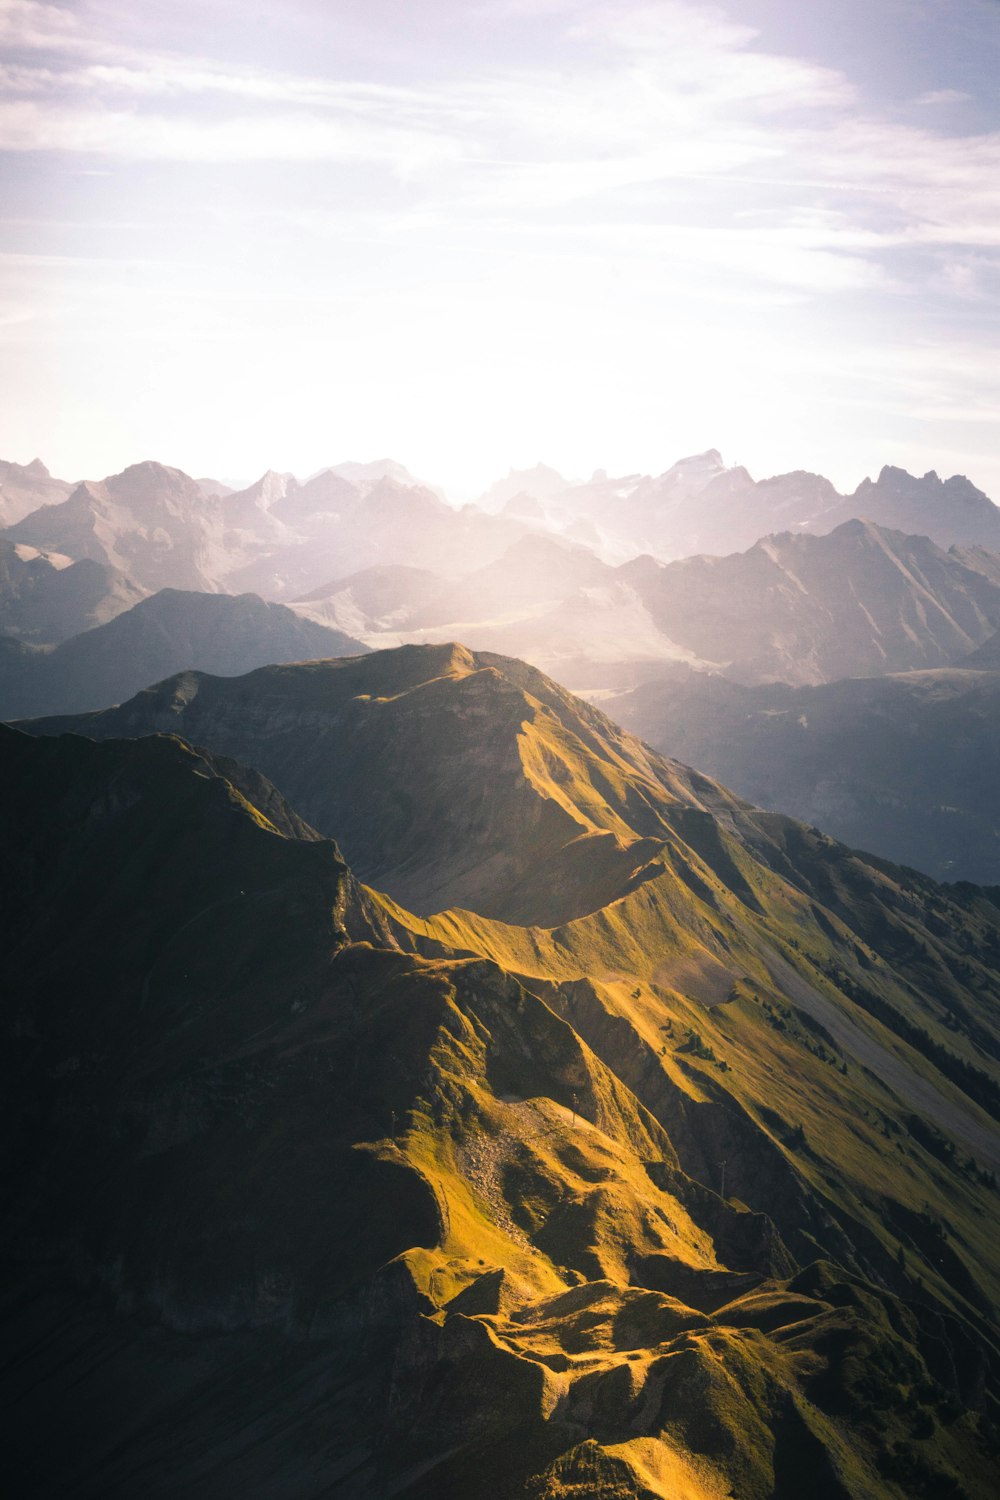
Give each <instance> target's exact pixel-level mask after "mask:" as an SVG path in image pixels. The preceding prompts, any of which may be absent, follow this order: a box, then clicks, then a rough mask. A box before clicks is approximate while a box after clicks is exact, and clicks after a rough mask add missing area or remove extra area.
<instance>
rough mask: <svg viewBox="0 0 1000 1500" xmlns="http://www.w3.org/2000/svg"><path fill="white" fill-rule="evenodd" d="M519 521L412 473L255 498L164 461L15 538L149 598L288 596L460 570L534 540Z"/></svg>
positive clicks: (70, 504)
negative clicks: (83, 563)
mask: <svg viewBox="0 0 1000 1500" xmlns="http://www.w3.org/2000/svg"><path fill="white" fill-rule="evenodd" d="M525 529H526V528H525V524H524V523H523V522H520V521H517V520H516V519H510V518H501V517H497V516H492V515H488V514H486V513H485V512H483V511H481V510H478V509H477V508H476V507H474V506H467V507H465V508H464V509H463V510H461V511H458V510H455V509H454V508H453V507H452V506H450V505H447V504H446V503H445V502H444V501H443V500H442V499H441V498H440V497H439V496H438V495H437V494H435V493H434V492H433V491H432V490H430V489H428V488H426V487H423V486H420V485H418V484H415V483H414V482H413V481H412V480H411V479H410V476H409V475H408V474H407V472H406V470H405V469H403V468H402V466H401V465H398V464H394V463H392V462H391V461H389V460H385V461H382V462H378V463H375V464H341V465H339V466H337V467H335V468H332V469H324V470H322V471H321V472H320V473H318V474H316V475H314V476H313V477H312V478H311V479H310V480H308V481H306V482H305V483H304V484H300V483H299V482H298V481H297V480H296V479H295V478H294V476H293V475H290V474H276V473H268V474H265V475H264V476H263V477H262V478H261V479H260V480H258V481H256V482H255V483H254V484H253V485H251V486H250V487H249V488H247V489H245V490H239V491H230V490H227V488H226V487H225V486H215V485H203V484H200V483H199V482H198V481H197V480H194V479H191V478H190V477H189V476H188V475H186V474H184V473H183V472H182V471H181V470H180V469H172V468H169V467H167V466H166V465H164V464H161V463H153V462H147V463H141V464H133V465H132V466H131V467H130V468H127V469H125V470H123V471H122V473H121V474H115V475H112V476H110V477H109V478H107V479H103V480H100V481H90V480H88V481H86V482H84V483H82V484H80V485H78V486H77V487H76V488H75V489H73V490H72V493H71V494H69V495H68V497H67V498H66V499H64V500H62V502H61V503H58V504H53V503H49V502H48V501H46V502H45V503H43V504H41V506H40V508H38V509H35V510H33V511H32V512H31V514H29V515H26V516H24V517H23V518H22V519H19V520H18V521H17V523H16V524H14V525H8V527H7V529H6V531H5V533H4V536H5V539H6V540H8V541H11V542H16V543H24V544H27V545H29V546H31V547H35V548H38V549H39V550H43V551H44V550H54V551H58V552H61V553H64V554H65V555H66V556H68V557H70V558H71V559H73V560H75V561H79V560H82V559H85V558H86V559H89V560H91V561H94V562H99V563H104V564H106V565H108V566H110V567H113V568H116V569H119V570H121V571H122V572H124V573H125V574H127V575H128V577H129V578H131V579H133V580H134V581H135V582H136V583H137V584H139V585H140V586H141V587H142V588H144V589H145V590H147V591H153V590H156V589H160V588H182V589H188V590H202V591H206V590H207V591H213V590H214V591H225V592H230V593H240V592H245V591H247V590H253V591H256V592H261V593H263V594H265V595H267V596H268V597H269V598H276V599H281V598H288V597H294V595H295V594H297V593H301V592H304V591H306V590H308V589H310V588H315V587H316V586H317V585H318V584H320V583H321V582H322V580H323V579H324V578H328V577H330V576H331V575H332V574H333V573H334V572H338V573H341V574H343V573H349V572H352V571H357V570H359V569H361V568H365V567H370V566H375V565H381V564H395V563H403V564H408V563H415V564H418V565H423V564H427V563H429V562H431V561H433V562H434V564H435V565H436V566H438V567H442V566H443V567H444V568H446V569H448V570H454V571H457V572H462V571H468V570H470V569H472V568H475V567H478V566H482V565H484V564H486V563H488V562H490V561H492V560H493V559H494V558H495V557H497V556H499V555H500V553H502V552H503V551H504V549H505V548H506V547H508V546H510V544H511V543H512V542H514V541H516V540H517V538H518V537H520V536H521V535H523V534H524V532H525Z"/></svg>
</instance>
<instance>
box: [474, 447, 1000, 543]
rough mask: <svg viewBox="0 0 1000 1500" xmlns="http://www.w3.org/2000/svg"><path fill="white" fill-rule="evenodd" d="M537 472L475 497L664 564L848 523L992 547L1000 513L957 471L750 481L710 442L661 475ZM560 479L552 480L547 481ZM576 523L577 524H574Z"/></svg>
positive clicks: (999, 538)
mask: <svg viewBox="0 0 1000 1500" xmlns="http://www.w3.org/2000/svg"><path fill="white" fill-rule="evenodd" d="M552 476H553V471H551V470H545V469H544V467H543V466H541V465H539V467H538V469H537V470H533V471H531V470H526V471H523V472H522V473H519V474H515V473H514V472H513V471H512V473H511V475H510V478H509V480H507V481H502V482H501V483H500V484H498V485H495V486H494V487H493V489H492V490H491V491H490V492H488V495H487V497H486V498H485V501H484V503H489V504H491V505H493V506H494V507H495V508H500V506H501V504H502V503H504V502H505V501H509V502H514V501H520V502H521V503H522V504H523V503H524V502H526V501H527V500H528V499H529V498H530V499H532V500H533V501H534V504H535V506H536V507H537V508H538V509H537V511H536V512H535V513H534V514H535V519H536V522H537V521H538V519H540V518H544V520H545V522H546V523H547V524H548V525H549V526H550V527H552V528H554V529H556V530H558V531H560V532H561V533H563V534H565V535H573V536H574V538H575V539H576V540H578V541H581V542H585V543H586V544H587V545H589V546H593V547H595V548H596V549H597V550H598V551H599V552H600V554H601V556H602V557H603V558H604V559H605V560H606V561H608V562H624V561H627V560H628V559H629V558H630V557H634V556H636V555H638V554H643V553H649V554H651V555H652V556H654V557H656V558H658V559H659V560H660V561H663V562H671V561H676V560H678V559H681V558H686V557H690V556H692V555H693V554H697V553H707V554H709V555H711V556H726V555H728V554H730V553H733V552H743V551H746V550H747V549H748V548H750V547H752V546H753V544H754V543H755V542H757V541H759V540H760V539H761V538H762V537H766V536H768V535H771V534H772V533H775V532H781V531H785V530H788V531H792V532H795V533H802V532H807V533H812V534H814V535H817V536H825V535H826V534H827V533H829V532H830V531H833V530H835V529H836V528H837V527H839V526H841V525H843V524H844V522H846V521H851V520H866V521H871V522H872V523H874V524H875V525H877V526H880V527H882V528H884V529H891V530H896V531H902V532H906V533H909V534H911V535H918V536H927V537H930V538H931V540H932V541H934V542H936V543H937V544H938V546H940V547H943V548H946V549H947V548H949V547H952V546H959V547H975V546H980V547H986V548H988V549H990V550H992V551H1000V510H998V509H997V507H996V506H995V505H994V504H993V502H992V501H991V500H990V499H989V498H988V497H987V496H986V495H984V494H983V492H982V491H981V490H978V489H976V487H975V486H974V485H973V484H971V483H970V482H969V480H968V479H966V478H964V476H962V475H953V476H952V478H950V479H947V480H943V481H942V480H941V479H939V477H938V476H937V474H935V473H934V472H933V471H931V472H930V473H928V474H925V475H923V477H921V478H918V477H916V476H914V475H911V474H908V473H907V472H906V470H905V469H898V468H892V467H885V468H883V470H882V471H881V473H880V474H879V477H878V479H877V480H875V481H872V480H871V479H865V480H863V481H862V483H861V484H860V485H859V486H858V488H857V489H856V490H855V491H854V493H853V494H852V495H841V494H839V493H838V491H837V490H836V489H835V488H834V486H833V485H832V484H831V483H830V481H829V480H828V479H825V478H824V477H823V476H822V475H821V474H812V473H809V472H808V471H805V470H797V471H795V472H793V473H788V474H778V475H774V476H773V477H771V478H767V479H762V480H755V479H753V478H752V476H751V475H750V474H749V473H748V472H747V470H746V469H745V468H743V467H742V466H741V465H737V466H735V467H732V468H730V467H727V466H726V464H725V463H724V462H723V459H722V456H721V454H720V453H719V452H718V450H717V449H715V448H710V449H708V450H707V451H706V452H705V453H698V454H694V455H692V456H691V457H689V458H683V459H681V460H680V461H679V462H678V463H676V464H673V465H672V466H671V467H670V468H669V469H667V470H666V471H665V472H664V473H662V474H660V475H655V476H654V475H641V474H629V475H623V476H619V477H610V476H609V475H608V474H607V473H605V472H604V471H603V470H599V471H598V472H597V473H596V474H594V475H593V477H592V478H591V479H590V480H588V481H587V482H586V483H584V484H570V483H568V482H567V481H565V480H562V479H561V477H560V476H558V475H555V476H554V479H553V477H552ZM556 480H558V481H559V482H558V483H556V482H555V481H556ZM580 528H585V530H580Z"/></svg>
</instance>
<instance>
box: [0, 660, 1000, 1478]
mask: <svg viewBox="0 0 1000 1500" xmlns="http://www.w3.org/2000/svg"><path fill="white" fill-rule="evenodd" d="M27 727H28V728H30V730H31V734H27V733H22V732H20V731H18V730H16V729H8V730H3V731H2V732H0V754H2V757H3V775H4V784H5V787H6V788H7V789H8V792H9V795H10V807H11V809H12V811H11V814H10V817H9V821H8V827H7V836H6V837H5V840H4V841H3V844H2V846H0V880H2V900H0V924H2V943H3V945H2V949H0V951H2V953H3V967H4V985H3V990H2V992H3V995H4V1024H5V1027H6V1035H7V1044H6V1046H5V1048H4V1053H3V1056H4V1063H3V1067H4V1075H5V1077H4V1081H5V1085H6V1087H5V1088H4V1091H3V1098H4V1107H5V1110H6V1112H7V1120H6V1123H7V1129H6V1131H5V1132H4V1140H5V1147H6V1151H7V1163H6V1165H7V1174H6V1176H7V1181H8V1183H9V1192H8V1198H7V1205H8V1206H7V1212H6V1215H5V1220H4V1255H5V1260H6V1265H7V1277H6V1287H7V1293H6V1295H5V1303H4V1306H5V1329H4V1338H5V1348H6V1349H7V1350H8V1351H9V1352H8V1357H7V1361H6V1365H5V1377H4V1378H5V1383H6V1390H5V1398H6V1401H7V1402H8V1403H10V1404H11V1409H12V1410H16V1411H17V1413H18V1422H17V1432H16V1444H15V1445H14V1447H13V1448H12V1449H11V1450H10V1453H11V1456H10V1457H9V1459H8V1464H9V1465H15V1466H16V1465H19V1466H20V1468H19V1469H18V1472H26V1473H28V1475H29V1483H28V1484H27V1485H25V1486H22V1488H23V1489H24V1490H25V1492H30V1493H37V1494H47V1493H51V1494H61V1493H72V1494H78V1495H81V1496H82V1495H93V1496H97V1495H101V1496H121V1497H125V1496H134V1495H136V1494H143V1495H150V1496H157V1495H162V1496H168V1495H177V1494H184V1495H186V1496H194V1497H205V1500H207V1497H213V1500H214V1497H222V1496H226V1495H231V1494H233V1493H241V1494H245V1495H247V1496H249V1497H252V1500H257V1497H260V1500H264V1497H279V1496H282V1497H284V1496H293V1497H303V1500H305V1497H313V1496H315V1497H317V1500H318V1497H319V1496H327V1495H337V1496H344V1497H357V1500H368V1497H372V1500H374V1497H381V1496H385V1495H399V1496H406V1497H412V1500H431V1497H434V1500H441V1497H444V1500H449V1497H454V1500H479V1497H483V1500H485V1497H491V1500H492V1497H502V1500H506V1497H511V1500H513V1497H521V1496H525V1497H537V1500H542V1497H545V1500H571V1497H572V1500H581V1497H584V1496H586V1497H591V1496H593V1497H607V1500H618V1497H622V1500H624V1497H643V1500H646V1497H650V1500H652V1497H660V1500H668V1497H674V1496H678V1495H683V1496H688V1497H699V1500H700V1497H716V1496H718V1497H723V1496H726V1495H730V1496H739V1497H740V1500H767V1497H776V1500H792V1497H798V1496H801V1495H803V1494H806V1493H813V1492H815V1493H816V1494H817V1495H818V1496H820V1497H822V1500H826V1497H835V1500H847V1497H852V1500H853V1497H856V1500H862V1497H872V1496H878V1497H882V1496H885V1497H887V1500H910V1497H918V1500H919V1497H925V1500H936V1497H938V1496H956V1497H960V1496H967V1497H971V1500H979V1497H982V1500H985V1497H986V1496H988V1495H992V1493H993V1490H994V1477H995V1468H996V1462H997V1458H998V1456H1000V1429H998V1427H997V1421H996V1419H997V1415H998V1406H997V1397H998V1393H1000V1363H998V1361H1000V1330H998V1327H997V1318H996V1307H997V1293H998V1280H1000V1266H998V1264H997V1257H996V1249H995V1229H994V1226H995V1222H996V1213H997V1201H998V1200H997V1178H996V1172H997V1169H998V1167H1000V1138H998V1132H997V1129H996V1123H995V1122H996V1119H997V1114H998V1111H1000V1074H998V1067H997V1059H998V1057H1000V1022H998V1017H997V1011H996V1004H995V996H996V994H997V990H998V985H1000V907H998V904H997V899H996V892H995V891H991V890H988V889H981V888H978V887H975V886H970V885H963V886H947V885H937V884H935V883H934V882H933V881H932V880H930V879H929V878H926V877H923V876H920V875H917V874H916V873H915V872H913V871H912V870H907V869H903V868H899V867H896V866H894V865H891V864H888V863H887V862H885V861H882V860H878V859H876V858H874V857H870V856H864V855H860V854H858V853H856V852H852V851H851V850H849V849H847V848H845V847H844V846H842V845H839V844H837V843H836V842H835V841H833V840H832V839H830V838H829V837H827V836H826V835H824V834H821V833H820V832H818V831H817V830H816V829H813V828H810V827H808V826H806V825H803V824H800V823H796V822H794V821H793V820H792V819H789V818H787V817H783V816H781V815H779V814H775V813H765V812H761V811H759V810H757V809H755V808H754V807H752V806H751V805H749V804H748V803H745V802H743V801H742V800H740V799H739V798H737V797H735V796H733V795H732V794H730V793H728V792H726V791H725V790H724V788H722V787H720V786H719V785H718V784H717V783H715V782H713V781H711V780H710V779H709V778H707V777H705V776H702V775H700V774H698V773H695V772H692V771H690V770H687V769H686V768H684V767H683V766H680V765H679V764H677V763H676V762H671V761H667V760H664V759H662V758H661V757H659V756H657V755H656V754H654V753H653V752H652V751H651V750H649V749H648V748H647V747H644V746H643V745H642V744H641V743H640V742H639V741H637V740H634V739H633V738H632V737H631V736H630V735H628V734H626V733H625V732H624V731H622V730H620V729H618V728H616V726H615V725H614V724H612V723H611V722H610V721H609V720H608V719H606V718H605V717H604V716H603V715H602V714H600V713H599V712H598V711H597V710H595V709H592V708H588V707H587V706H586V705H584V704H582V703H580V702H579V700H576V699H574V698H573V697H572V696H571V695H570V694H568V693H566V692H565V691H564V690H563V689H560V688H558V687H557V686H556V685H555V684H553V683H552V682H550V681H549V680H547V679H546V678H544V677H543V676H542V675H541V674H540V673H538V672H536V671H534V670H533V669H531V668H528V667H526V666H525V665H524V664H523V663H519V662H517V661H512V660H509V659H505V658H502V657H496V656H490V655H488V654H478V653H473V652H470V651H468V650H466V649H465V648H462V647H458V646H449V647H435V648H430V647H427V648H415V647H409V648H404V649H401V650H399V651H387V652H380V653H375V654H373V655H371V656H368V657H365V658H360V659H355V660H346V661H340V662H336V661H334V662H319V663H309V664H305V665H299V666H288V667H274V668H266V669H263V670H262V671H260V672H255V673H251V674H250V675H249V676H247V677H244V678H239V679H235V680H228V681H227V680H224V679H218V678H209V677H205V676H203V675H199V674H196V673H185V674H182V675H181V676H180V677H176V678H174V679H172V680H170V681H168V682H167V683H164V684H161V685H160V686H159V687H157V688H154V689H151V690H149V691H148V692H145V693H143V694H140V695H139V696H138V697H137V698H135V699H133V700H132V701H131V702H130V703H128V704H124V705H122V707H121V708H119V709H116V710H113V711H109V712H107V713H104V714H98V715H93V716H87V717H83V718H79V719H77V720H74V721H61V722H60V721H51V720H50V721H43V722H37V723H33V724H31V725H29V726H27ZM66 730H72V731H73V732H72V733H66V732H65V731H66ZM194 743H197V744H198V745H200V746H203V747H205V748H201V749H195V748H193V744H194ZM272 783H273V784H272ZM338 824H339V825H340V827H339V828H338V827H337V826H336V825H338ZM334 834H336V836H337V843H334V842H333V841H332V839H331V837H330V835H334ZM359 876H361V877H362V878H363V879H364V880H365V881H366V882H367V883H366V884H362V883H360V881H359ZM376 887H381V892H380V891H379V889H376ZM15 1402H16V1405H14V1404H13V1403H15ZM53 1430H57V1431H58V1432H59V1434H60V1440H59V1442H58V1443H55V1442H52V1441H51V1440H50V1435H51V1433H52V1432H53ZM47 1439H48V1440H47ZM26 1466H31V1467H30V1468H28V1467H26Z"/></svg>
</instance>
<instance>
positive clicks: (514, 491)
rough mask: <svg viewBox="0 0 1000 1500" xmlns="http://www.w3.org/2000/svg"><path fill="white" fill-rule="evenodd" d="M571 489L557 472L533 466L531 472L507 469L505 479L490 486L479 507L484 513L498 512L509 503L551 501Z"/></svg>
mask: <svg viewBox="0 0 1000 1500" xmlns="http://www.w3.org/2000/svg"><path fill="white" fill-rule="evenodd" d="M572 488H573V484H572V481H571V480H569V479H564V478H563V476H562V475H561V474H560V473H559V472H558V470H557V469H552V468H550V467H549V466H548V464H535V466H534V468H533V469H509V470H508V471H507V475H506V478H504V479H498V480H496V482H495V483H494V484H491V485H490V487H489V489H488V490H487V491H486V493H485V494H484V495H483V496H482V499H481V500H480V504H481V505H482V507H483V509H484V510H491V511H502V510H506V509H507V507H508V506H509V505H510V504H511V502H512V501H518V500H535V501H543V500H551V499H553V498H554V497H555V496H556V495H561V494H562V493H563V492H564V491H565V490H569V489H572Z"/></svg>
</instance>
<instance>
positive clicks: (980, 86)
mask: <svg viewBox="0 0 1000 1500" xmlns="http://www.w3.org/2000/svg"><path fill="white" fill-rule="evenodd" d="M998 78H1000V0H809V3H808V4H804V3H802V0H739V3H736V0H733V3H729V4H727V3H725V0H721V3H719V4H712V5H706V4H696V3H689V0H654V3H641V0H636V3H633V0H605V3H586V0H283V3H280V4H278V3H265V0H169V3H168V0H146V3H144V4H143V5H142V6H138V5H136V4H135V3H134V0H70V3H64V4H59V5H56V4H44V3H38V0H0V458H6V459H13V460H15V461H17V462H21V463H26V462H28V461H29V460H30V459H32V458H34V457H35V456H39V457H41V458H42V459H43V460H44V461H45V462H46V463H47V464H48V465H49V467H50V468H51V469H52V471H53V472H54V473H56V474H59V475H60V476H62V477H64V478H69V479H76V478H80V477H84V476H86V477H100V476H102V475H104V474H107V473H113V472H117V471H119V470H121V469H122V468H124V467H125V466H126V465H127V464H129V463H133V462H137V461H140V460H142V459H145V458H157V459H159V460H161V461H162V462H165V463H170V464H174V465H176V466H178V467H180V468H182V469H184V470H186V471H187V472H188V473H192V474H195V475H198V476H203V475H204V476H213V477H217V478H223V479H228V480H242V481H249V480H251V479H253V478H254V477H256V476H257V475H258V474H260V473H261V472H263V471H264V470H265V469H268V468H275V469H279V470H291V471H293V472H295V473H296V474H298V475H299V476H300V477H301V476H304V475H306V474H309V473H312V472H314V471H315V470H316V469H318V468H321V467H323V466H325V465H328V464H333V463H338V462H341V461H344V460H347V459H355V460H362V461H365V460H370V459H375V458H381V457H389V456H391V457H393V458H396V459H397V460H399V461H401V462H403V463H405V464H406V465H407V466H408V467H409V468H410V469H411V470H412V471H413V472H414V473H416V474H418V475H420V476H422V477H424V478H426V479H428V480H430V481H432V482H435V483H438V484H441V485H443V486H445V488H446V490H447V491H448V492H449V493H450V494H451V495H452V496H453V497H455V498H460V499H464V498H469V497H471V496H475V495H476V494H478V493H479V492H481V491H482V490H484V489H485V488H486V487H487V485H488V484H489V483H490V482H491V481H492V480H494V479H495V478H497V477H498V476H499V475H501V474H503V473H506V472H507V470H508V469H509V468H510V467H511V466H514V467H526V466H529V465H532V464H534V463H536V462H538V461H544V462H546V463H549V464H551V465H553V466H554V467H556V468H558V469H559V470H560V471H561V472H563V473H565V474H566V475H568V476H570V477H581V478H582V477H586V476H588V475H589V474H590V473H591V472H592V471H593V470H594V469H596V468H604V469H606V470H608V471H609V472H610V473H614V474H629V473H633V472H637V471H639V472H644V473H654V474H655V473H660V472H662V471H663V470H665V469H666V468H668V467H669V466H670V464H672V463H673V462H674V461H675V460H677V459H679V458H681V457H682V456H684V455H687V454H692V453H697V452H700V451H703V450H704V449H706V448H709V447H715V448H718V449H720V450H721V452H722V454H723V457H724V459H725V460H726V462H727V463H742V464H745V465H746V466H747V467H748V468H749V469H750V471H751V473H753V474H754V475H755V477H758V478H762V477H765V476H766V475H769V474H775V473H782V472H787V471H789V470H792V469H809V470H813V471H816V472H819V473H824V474H826V475H827V476H828V477H830V478H831V479H833V481H834V482H835V483H836V484H837V485H838V487H839V488H841V489H843V490H846V491H850V490H853V488H854V487H855V486H856V485H857V484H858V483H859V482H860V480H861V479H862V478H863V477H864V476H865V475H867V474H871V475H875V474H877V472H878V470H879V469H880V468H881V467H882V465H883V464H886V463H889V464H897V465H900V466H902V467H904V468H907V469H909V470H910V471H911V472H916V473H923V472H925V471H926V470H928V469H932V468H933V469H936V470H937V471H938V472H939V473H940V474H941V475H942V476H947V475H950V474H952V473H964V474H966V475H968V477H969V478H970V479H972V480H973V482H974V483H976V484H978V485H979V486H980V487H981V488H983V489H985V490H986V491H987V493H988V494H990V495H991V496H992V497H993V498H994V499H995V500H997V501H998V502H1000V442H998V426H1000V420H998V419H1000V359H998V357H997V352H998V351H997V344H998V338H997V335H998V323H1000V319H998V301H1000V275H998V268H1000V90H998V88H997V83H996V81H997V79H998Z"/></svg>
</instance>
